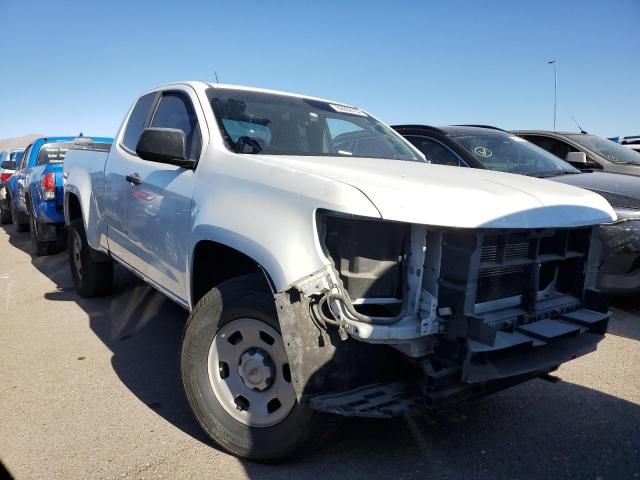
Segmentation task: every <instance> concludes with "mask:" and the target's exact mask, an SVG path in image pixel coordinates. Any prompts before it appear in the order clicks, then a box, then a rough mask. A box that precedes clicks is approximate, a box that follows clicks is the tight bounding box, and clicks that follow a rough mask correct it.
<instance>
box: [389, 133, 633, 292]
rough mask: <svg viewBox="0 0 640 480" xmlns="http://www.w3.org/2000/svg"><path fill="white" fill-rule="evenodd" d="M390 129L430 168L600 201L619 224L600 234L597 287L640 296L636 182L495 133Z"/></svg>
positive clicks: (606, 226)
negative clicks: (512, 177) (559, 188)
mask: <svg viewBox="0 0 640 480" xmlns="http://www.w3.org/2000/svg"><path fill="white" fill-rule="evenodd" d="M393 128H395V129H396V130H397V131H398V132H399V133H401V134H402V135H403V136H404V137H405V138H407V139H408V140H409V141H410V142H411V143H412V144H414V145H415V146H416V147H417V148H418V149H419V150H420V151H421V152H422V153H424V155H425V156H426V158H427V161H429V162H430V163H438V164H445V165H456V166H463V167H471V168H481V169H489V170H499V171H503V172H508V173H519V174H523V175H529V176H534V177H540V178H548V179H550V180H553V181H556V182H561V183H566V184H570V185H574V186H577V187H582V188H585V189H587V190H591V191H593V192H596V193H598V194H600V195H602V196H603V197H604V198H606V199H607V201H608V202H609V203H610V204H611V206H613V207H614V209H615V211H616V214H617V215H618V220H617V221H615V222H613V223H610V224H606V225H604V226H603V227H602V228H601V229H600V231H601V238H602V240H603V248H604V252H603V255H602V258H603V262H602V264H601V266H600V278H599V282H598V287H599V288H600V289H601V290H602V291H603V292H605V293H608V294H630V293H637V292H640V178H636V177H635V176H630V175H620V174H616V173H607V172H602V171H589V172H581V171H580V170H578V169H576V168H574V167H572V166H571V165H569V164H568V163H567V162H564V161H562V160H560V159H559V158H557V157H556V156H554V155H551V154H550V153H549V152H547V151H546V150H543V149H542V148H539V147H537V146H536V145H534V144H532V143H530V142H528V141H525V140H523V139H522V138H520V137H517V136H515V135H514V134H512V133H510V132H507V131H504V130H501V129H498V128H494V127H478V126H450V127H438V128H435V127H430V126H426V125H398V126H394V127H393ZM621 148H625V147H621ZM629 151H630V152H632V153H633V151H632V150H629ZM639 166H640V164H639ZM638 171H640V168H638Z"/></svg>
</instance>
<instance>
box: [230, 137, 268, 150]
mask: <svg viewBox="0 0 640 480" xmlns="http://www.w3.org/2000/svg"><path fill="white" fill-rule="evenodd" d="M235 147H236V148H235V149H236V152H237V153H260V152H261V151H262V148H263V146H262V145H260V141H259V140H258V139H256V138H251V137H248V136H246V135H243V136H242V137H239V138H238V140H236V144H235Z"/></svg>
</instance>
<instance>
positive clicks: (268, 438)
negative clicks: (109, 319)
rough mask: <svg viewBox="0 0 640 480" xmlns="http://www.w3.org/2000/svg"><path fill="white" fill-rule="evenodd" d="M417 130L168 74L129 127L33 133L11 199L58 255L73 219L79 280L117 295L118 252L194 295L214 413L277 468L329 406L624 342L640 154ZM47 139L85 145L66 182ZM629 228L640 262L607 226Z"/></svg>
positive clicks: (72, 150) (186, 374)
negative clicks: (57, 239) (609, 338)
mask: <svg viewBox="0 0 640 480" xmlns="http://www.w3.org/2000/svg"><path fill="white" fill-rule="evenodd" d="M395 129H396V130H394V129H392V128H391V127H389V126H387V125H385V124H383V123H382V122H381V121H379V120H378V119H377V118H376V117H374V116H373V115H371V114H370V113H368V112H366V111H364V110H362V109H360V108H357V107H355V106H352V105H348V104H344V103H342V102H335V101H331V100H324V99H319V98H314V97H308V96H303V95H295V94H290V93H286V92H278V91H271V90H262V89H256V88H248V87H239V86H234V85H222V84H210V83H203V82H184V83H175V84H168V85H164V86H161V87H158V88H155V89H152V90H150V91H148V92H145V93H144V94H143V95H142V96H141V97H140V98H138V99H137V100H136V101H135V102H134V104H133V105H132V107H131V108H130V110H129V111H128V113H127V114H126V116H125V118H124V121H123V123H122V126H121V128H120V131H119V132H118V133H117V135H116V137H115V139H113V141H110V139H95V138H93V139H91V140H87V139H84V140H83V139H82V138H79V139H75V140H72V139H70V138H60V139H44V140H43V141H42V142H40V143H38V142H35V143H34V144H33V145H32V146H31V147H29V148H28V149H27V151H26V153H25V157H24V159H25V160H24V161H23V162H22V164H21V166H20V167H21V168H19V169H18V171H17V173H16V174H15V175H14V177H12V179H11V180H10V181H9V182H8V197H9V199H10V202H9V204H10V206H11V208H12V210H13V211H14V216H13V220H14V222H15V223H16V226H17V227H19V226H21V225H29V224H31V225H32V236H33V237H34V238H35V240H34V241H35V246H36V253H38V252H39V251H40V250H38V243H37V242H38V241H46V242H49V241H51V240H50V239H51V238H52V237H49V236H46V235H45V234H44V233H41V232H44V231H45V230H46V231H47V232H54V231H55V232H56V234H60V233H61V231H62V230H61V228H60V225H61V224H62V223H63V222H62V217H60V216H54V215H53V212H54V211H55V214H56V215H57V214H60V215H62V216H63V217H64V224H65V225H66V227H67V230H68V250H69V265H70V268H71V273H72V277H73V281H74V284H75V286H76V289H77V291H78V293H79V295H81V296H83V297H93V296H98V295H105V294H108V293H109V292H110V291H111V288H112V284H113V265H114V262H118V263H119V264H121V265H123V266H124V267H125V268H127V269H128V270H130V271H132V272H133V273H135V274H136V275H138V276H139V277H141V278H142V279H143V280H145V281H146V282H147V283H149V284H150V285H152V286H153V287H154V288H156V289H158V290H159V291H160V292H162V293H164V294H165V295H166V296H168V297H169V298H170V299H172V300H173V301H175V302H176V303H178V304H179V305H181V306H182V307H184V308H185V309H186V310H188V311H189V313H190V315H189V319H188V321H187V324H186V327H185V332H184V337H183V343H182V352H181V372H182V381H183V385H184V389H185V393H186V397H187V399H188V402H189V405H190V407H191V409H192V411H193V413H194V415H195V417H196V418H197V420H198V422H199V423H200V425H201V426H202V428H203V429H204V431H205V432H206V433H207V434H208V435H209V436H210V437H211V438H212V439H213V440H215V441H216V442H217V443H218V444H219V445H221V446H222V447H224V448H225V449H226V450H228V451H229V452H232V453H234V454H236V455H239V456H241V457H244V458H249V459H254V460H260V461H268V460H276V459H280V458H283V457H286V456H288V455H291V454H292V453H294V452H299V451H304V449H305V448H307V446H308V445H309V444H310V443H313V442H317V441H318V439H321V438H324V436H325V435H324V433H326V432H327V431H328V430H329V427H330V425H331V424H332V423H333V422H328V421H326V419H325V418H324V416H325V415H326V414H333V415H342V416H361V417H369V418H390V417H395V416H401V415H414V414H420V413H423V412H424V411H426V410H437V409H441V408H448V407H450V406H451V405H455V404H457V403H459V402H462V401H466V400H470V399H473V398H477V397H479V396H482V395H486V394H489V393H492V392H495V391H498V390H501V389H504V388H508V387H510V386H513V385H516V384H519V383H521V382H524V381H527V380H529V379H532V378H537V377H541V378H549V377H548V373H549V372H552V371H553V370H555V369H556V368H558V366H559V365H561V364H562V363H564V362H566V361H569V360H571V359H574V358H576V357H578V356H581V355H584V354H586V353H589V352H591V351H593V350H595V349H596V348H597V345H598V343H599V342H600V341H601V340H602V338H603V336H604V333H605V332H606V329H607V325H608V321H609V312H608V309H607V305H606V302H604V300H603V299H602V298H601V296H600V292H599V290H598V289H597V288H596V287H597V283H598V281H600V284H601V285H603V286H604V287H607V285H609V286H611V287H613V288H612V289H611V290H612V291H615V290H616V288H619V289H620V290H625V289H626V290H628V291H629V290H633V289H634V288H637V284H636V283H634V280H633V279H631V278H628V277H631V276H633V275H627V274H628V273H629V272H635V271H636V268H637V266H638V265H636V262H635V259H636V257H637V251H638V249H637V248H636V247H635V246H633V245H632V244H633V242H635V241H636V240H635V238H636V237H635V236H636V233H635V228H636V227H635V223H633V222H635V216H633V214H631V213H629V212H632V211H635V209H636V204H637V203H636V202H637V201H638V200H637V198H638V197H637V194H636V193H635V190H634V183H633V182H635V180H636V179H635V177H633V175H634V172H635V171H636V170H634V169H639V170H640V155H638V157H633V156H630V157H627V156H625V155H623V154H622V153H620V152H617V151H616V152H615V153H613V154H611V155H608V154H606V153H603V148H602V145H601V144H600V141H599V139H598V138H597V137H594V138H591V137H592V136H589V139H587V137H581V136H578V137H577V138H578V139H579V140H580V141H578V140H576V138H574V137H576V136H575V135H567V137H569V140H570V141H571V143H570V144H569V145H570V148H572V149H575V150H569V151H568V152H567V153H569V155H568V156H566V155H567V154H564V155H563V158H562V159H560V158H557V157H555V156H553V155H552V154H550V153H548V152H547V151H546V150H544V149H541V148H539V147H537V146H535V145H534V144H533V143H530V142H529V141H527V140H525V138H523V137H526V136H527V135H528V134H529V133H527V132H518V133H517V135H516V134H513V133H509V132H506V131H503V130H500V129H497V128H493V127H480V126H456V127H442V128H434V127H429V126H423V125H404V126H397V127H395ZM537 133H538V134H539V135H540V136H542V137H545V138H547V137H548V138H552V139H554V140H558V141H560V140H562V139H558V138H556V136H555V135H558V134H552V132H547V133H548V135H547V133H544V132H537ZM36 143H38V145H36ZM574 144H575V145H574ZM583 144H587V145H589V146H588V147H585V146H583ZM612 144H613V143H612ZM44 145H49V146H50V149H51V152H52V154H54V153H55V154H56V155H57V156H56V157H55V158H56V160H58V159H60V156H61V155H62V156H63V157H64V158H63V162H62V163H63V167H62V168H63V170H62V173H61V172H59V171H57V170H56V171H55V174H54V176H50V177H49V178H51V180H45V179H44V176H46V175H50V172H51V171H52V170H47V169H46V168H42V169H40V170H37V171H36V170H35V169H36V165H37V164H38V162H37V161H35V162H31V161H30V160H29V159H30V158H38V156H39V153H38V154H36V153H34V152H35V150H36V149H37V150H38V151H39V150H40V149H42V148H43V146H44ZM576 145H577V146H576ZM613 145H615V144H613ZM582 148H584V149H585V150H586V151H584V150H582ZM620 148H624V147H620ZM45 150H46V153H45V155H48V152H49V148H48V149H45ZM63 150H64V151H63ZM626 151H628V152H629V153H630V154H635V152H633V151H631V150H626ZM34 155H35V156H34ZM636 155H637V154H636ZM52 158H53V157H52ZM565 160H567V161H569V162H573V164H574V165H578V166H579V168H583V169H584V168H585V167H586V166H589V167H590V170H596V169H597V170H605V173H602V172H599V173H583V174H580V170H579V169H578V168H574V167H573V166H571V164H570V163H567V162H565ZM623 161H624V162H625V163H624V164H622V163H621V162H623ZM51 163H56V162H50V161H49V160H47V161H46V162H44V164H46V165H49V164H51ZM22 167H24V168H22ZM460 167H470V168H460ZM623 167H624V169H626V170H624V171H620V173H626V174H627V175H626V176H625V175H620V174H614V173H606V171H611V170H612V169H613V170H615V169H616V168H623ZM59 176H60V177H62V178H63V179H64V182H63V183H64V188H62V186H61V185H62V183H55V188H54V187H53V183H54V180H55V182H58V178H59ZM18 179H23V185H22V186H20V187H19V186H18V185H17V180H18ZM551 180H553V181H551ZM61 182H62V180H61ZM576 185H578V186H581V187H586V189H585V188H579V187H578V186H576ZM589 190H592V191H589ZM47 192H53V193H47ZM594 192H597V193H594ZM20 195H22V196H21V197H20V198H18V197H19V196H20ZM615 195H617V196H618V197H615ZM49 196H51V198H49ZM623 197H624V198H626V199H627V200H626V201H627V202H628V203H627V204H624V205H623V204H622V203H620V202H618V200H620V199H622V198H623ZM607 200H609V201H610V202H611V203H613V205H614V207H615V211H614V208H612V206H611V205H610V204H609V202H608V201H607ZM614 200H615V201H614ZM43 202H51V203H50V204H47V205H49V206H48V207H42V206H41V204H42V203H43ZM616 213H617V215H618V216H619V217H620V218H618V216H617V215H616ZM20 214H23V215H25V216H27V217H29V219H28V221H27V219H26V217H20ZM625 215H628V216H625ZM21 222H22V223H21ZM43 224H44V225H45V226H43ZM601 225H605V226H604V227H601ZM631 225H634V227H633V229H634V230H633V232H632V233H629V231H630V230H631V229H627V226H631ZM34 231H35V234H34V233H33V232H34ZM622 231H626V232H627V234H628V235H629V240H628V241H625V242H627V243H626V244H630V245H632V246H631V247H630V249H631V250H632V251H633V253H630V254H629V255H630V256H629V258H627V257H624V255H626V253H627V252H624V251H623V250H620V249H617V245H616V244H615V241H613V240H611V241H610V239H609V237H616V238H618V240H620V241H622V237H620V235H622V233H621V232H622ZM601 232H603V233H601ZM632 238H633V240H631V239H632ZM603 239H604V242H603ZM603 243H604V247H605V250H606V251H607V254H606V255H607V257H606V260H605V263H604V267H603V268H602V270H603V272H604V273H605V274H606V275H603V276H602V277H601V278H600V280H598V275H599V273H600V270H601V264H602V260H601V258H602V257H601V250H602V246H603ZM47 245H49V244H47ZM623 257H624V258H623ZM631 257H633V260H632V259H631ZM614 264H615V265H625V267H624V268H628V269H629V272H627V271H625V272H623V271H619V270H616V268H618V267H616V266H612V265H614ZM609 269H610V271H609ZM609 274H610V275H609ZM607 282H608V283H607ZM506 414H508V412H505V415H506Z"/></svg>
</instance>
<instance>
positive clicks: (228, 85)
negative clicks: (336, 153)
mask: <svg viewBox="0 0 640 480" xmlns="http://www.w3.org/2000/svg"><path fill="white" fill-rule="evenodd" d="M171 85H189V86H191V87H193V88H196V89H197V88H203V87H204V88H220V89H234V90H243V91H245V92H260V93H270V94H274V95H284V96H288V97H296V98H307V99H309V100H318V101H321V102H327V103H333V104H338V105H344V106H347V107H353V106H354V105H351V104H349V103H345V102H339V101H336V100H329V99H326V98H321V97H313V96H310V95H301V94H299V93H291V92H285V91H283V90H271V89H268V88H259V87H249V86H246V85H234V84H231V83H212V82H201V81H194V80H189V81H184V82H171V83H165V84H162V85H158V86H157V87H155V88H152V89H150V90H149V92H152V91H155V90H158V89H161V88H165V87H169V86H171ZM145 93H146V92H145Z"/></svg>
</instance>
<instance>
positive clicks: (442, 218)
mask: <svg viewBox="0 0 640 480" xmlns="http://www.w3.org/2000/svg"><path fill="white" fill-rule="evenodd" d="M261 157H262V158H263V159H264V160H268V161H272V162H273V163H278V164H281V165H286V166H288V167H290V168H293V169H296V170H299V171H303V172H306V173H311V174H316V175H320V176H323V177H325V178H330V179H332V180H335V181H339V182H342V183H346V184H349V185H351V186H353V187H355V188H357V189H358V190H360V191H361V192H362V193H363V194H364V195H366V196H367V197H368V198H369V200H370V201H371V202H372V203H373V205H374V206H375V207H376V208H377V209H378V211H379V212H380V216H381V217H382V218H383V219H385V220H395V221H401V222H408V223H418V224H423V225H435V226H443V227H459V228H557V227H575V226H584V225H595V224H600V223H604V222H610V221H612V220H615V219H616V216H615V213H614V212H613V209H612V208H611V206H610V205H609V204H608V203H607V201H606V200H605V199H604V198H602V197H601V196H600V195H597V194H595V193H592V192H589V191H587V190H584V189H581V188H577V187H572V186H569V185H562V184H558V183H556V182H550V181H548V180H542V179H538V178H530V177H525V176H523V175H513V174H507V173H501V172H493V171H489V170H479V169H471V168H459V167H449V166H443V165H432V164H427V163H422V162H409V161H402V160H387V159H377V158H354V157H312V156H308V157H303V156H271V155H264V156H263V155H261ZM347 213H348V212H347Z"/></svg>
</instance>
